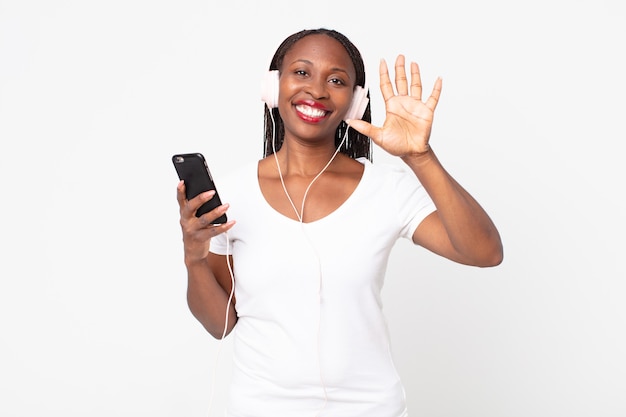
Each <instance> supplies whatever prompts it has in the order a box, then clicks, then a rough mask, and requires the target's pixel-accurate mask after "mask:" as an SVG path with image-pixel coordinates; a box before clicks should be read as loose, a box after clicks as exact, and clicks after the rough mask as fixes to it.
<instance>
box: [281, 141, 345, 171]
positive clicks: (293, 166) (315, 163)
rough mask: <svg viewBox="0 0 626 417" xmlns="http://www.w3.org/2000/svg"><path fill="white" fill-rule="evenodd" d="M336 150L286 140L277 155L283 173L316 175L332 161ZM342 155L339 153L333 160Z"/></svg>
mask: <svg viewBox="0 0 626 417" xmlns="http://www.w3.org/2000/svg"><path fill="white" fill-rule="evenodd" d="M336 151H337V149H336V148H334V147H329V146H311V145H301V144H294V143H292V142H287V141H285V142H284V143H283V146H282V147H281V149H280V150H279V151H278V152H277V153H276V157H277V158H278V163H279V164H280V169H281V170H282V173H283V175H285V176H289V175H297V176H302V177H314V176H316V175H317V174H319V173H320V171H321V170H322V169H324V167H325V166H326V165H327V164H328V163H329V162H330V161H331V159H332V158H333V156H334V155H335V152H336ZM340 157H343V155H339V153H338V154H337V156H335V158H334V159H333V162H334V161H335V160H337V158H340ZM331 165H332V162H331Z"/></svg>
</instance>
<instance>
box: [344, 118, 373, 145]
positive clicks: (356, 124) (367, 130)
mask: <svg viewBox="0 0 626 417" xmlns="http://www.w3.org/2000/svg"><path fill="white" fill-rule="evenodd" d="M346 123H347V124H348V126H350V127H351V128H353V129H354V130H356V131H357V132H359V133H361V134H363V135H365V136H367V137H370V138H372V139H373V140H374V141H376V140H377V139H378V136H379V134H380V128H378V127H376V126H374V125H372V124H371V123H368V122H366V121H365V120H357V119H348V120H346Z"/></svg>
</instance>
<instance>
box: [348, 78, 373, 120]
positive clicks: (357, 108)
mask: <svg viewBox="0 0 626 417" xmlns="http://www.w3.org/2000/svg"><path fill="white" fill-rule="evenodd" d="M369 101H370V100H369V98H367V89H365V88H363V87H361V86H360V85H357V86H356V87H355V88H354V95H353V96H352V103H350V108H349V109H348V112H347V113H346V115H345V117H344V118H343V119H344V120H349V119H357V120H360V119H362V118H363V114H365V109H366V108H367V104H368V103H369Z"/></svg>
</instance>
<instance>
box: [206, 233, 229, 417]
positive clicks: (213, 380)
mask: <svg viewBox="0 0 626 417" xmlns="http://www.w3.org/2000/svg"><path fill="white" fill-rule="evenodd" d="M225 235H226V264H227V265H228V272H229V273H230V283H231V288H230V294H229V295H228V302H227V304H226V317H225V319H224V330H223V331H222V337H221V338H220V340H219V343H218V346H217V353H216V354H215V362H214V364H213V370H212V372H211V393H210V394H209V406H208V411H207V415H209V416H210V415H211V409H212V408H213V396H214V394H215V382H216V374H217V372H216V371H217V364H218V363H219V359H220V356H221V353H222V346H223V345H224V339H225V338H226V332H227V331H228V315H229V314H230V305H231V303H232V301H233V297H234V295H235V274H234V273H233V268H232V266H231V265H230V260H229V248H230V238H229V236H228V232H225Z"/></svg>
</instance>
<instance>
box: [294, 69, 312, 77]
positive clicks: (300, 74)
mask: <svg viewBox="0 0 626 417" xmlns="http://www.w3.org/2000/svg"><path fill="white" fill-rule="evenodd" d="M293 73H294V74H296V75H299V76H301V77H306V76H307V75H309V74H308V73H307V72H306V71H305V70H295V71H294V72H293Z"/></svg>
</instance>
